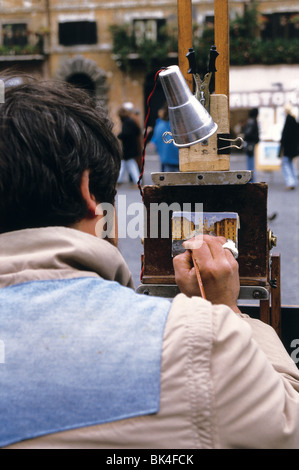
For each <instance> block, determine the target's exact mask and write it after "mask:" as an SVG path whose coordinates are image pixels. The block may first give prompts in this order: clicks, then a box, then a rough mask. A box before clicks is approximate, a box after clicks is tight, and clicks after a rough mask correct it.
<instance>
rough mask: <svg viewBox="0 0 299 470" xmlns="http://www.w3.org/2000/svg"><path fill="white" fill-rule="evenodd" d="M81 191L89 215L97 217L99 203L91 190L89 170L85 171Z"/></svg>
mask: <svg viewBox="0 0 299 470" xmlns="http://www.w3.org/2000/svg"><path fill="white" fill-rule="evenodd" d="M80 190H81V194H82V197H83V199H84V200H85V201H86V204H87V209H88V215H89V216H90V217H91V216H92V215H93V216H94V217H96V207H97V203H96V200H95V197H94V195H93V194H91V193H90V190H89V170H84V171H83V173H82V176H81V183H80Z"/></svg>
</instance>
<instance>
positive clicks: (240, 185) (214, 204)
mask: <svg viewBox="0 0 299 470" xmlns="http://www.w3.org/2000/svg"><path fill="white" fill-rule="evenodd" d="M177 5H178V32H179V50H178V53H179V67H180V69H181V72H182V74H183V76H184V78H185V80H186V82H187V84H188V85H189V87H190V89H191V91H192V92H193V77H192V75H191V74H188V68H189V67H188V59H187V57H186V52H187V51H188V50H189V49H190V48H192V2H191V0H178V3H177ZM215 44H216V46H217V50H218V52H219V60H218V59H217V72H216V75H215V94H214V95H211V96H210V114H211V116H212V118H213V120H214V121H215V122H216V123H217V124H218V130H217V133H216V134H215V135H214V136H212V137H210V138H209V139H208V143H205V144H204V146H203V145H202V143H199V144H196V145H193V146H191V147H189V148H182V149H180V154H179V159H180V172H179V173H177V174H174V173H163V174H158V173H157V174H152V180H153V182H154V186H145V187H144V188H143V194H144V204H145V207H146V209H148V210H147V215H148V223H147V227H148V229H149V227H150V219H149V214H150V207H151V204H152V203H156V204H157V203H158V204H159V203H162V202H163V203H166V204H168V206H169V205H171V203H172V202H173V201H176V202H178V203H179V204H184V203H185V202H188V203H191V204H193V205H195V203H196V202H204V211H207V212H209V211H210V212H213V211H214V212H230V211H231V212H237V213H238V214H239V217H240V220H241V229H240V231H239V232H240V237H239V258H238V261H239V270H240V281H241V290H242V292H243V294H244V293H245V295H244V297H242V298H250V297H246V295H247V293H248V292H249V295H252V298H255V299H258V300H259V301H260V308H259V315H258V316H259V318H260V319H261V320H262V321H264V322H266V323H269V324H271V325H272V326H273V327H274V328H275V330H276V331H277V333H278V334H279V335H280V327H281V325H280V310H281V305H280V257H279V255H275V256H272V257H271V256H270V250H271V248H272V246H271V244H272V242H273V239H271V236H269V231H268V229H267V194H268V193H267V191H268V188H267V185H266V184H265V183H250V184H247V183H248V181H249V180H250V177H248V173H250V172H243V173H242V172H241V171H240V172H237V174H235V173H234V172H231V171H229V165H230V154H229V153H228V154H223V153H219V141H218V139H219V135H220V136H221V135H223V134H225V135H228V134H229V132H230V126H229V27H228V1H227V0H215ZM192 210H193V209H192ZM253 221H254V225H253ZM171 250H172V242H171V237H169V238H163V237H161V239H159V241H157V239H152V238H151V236H150V233H149V232H148V233H147V234H146V237H145V239H144V257H143V277H142V283H143V285H142V286H140V287H139V288H138V290H139V292H140V293H142V292H143V293H147V294H150V295H163V293H165V296H168V297H172V296H173V295H175V294H176V293H177V286H176V285H175V280H174V272H173V265H172V251H171ZM270 301H271V302H270Z"/></svg>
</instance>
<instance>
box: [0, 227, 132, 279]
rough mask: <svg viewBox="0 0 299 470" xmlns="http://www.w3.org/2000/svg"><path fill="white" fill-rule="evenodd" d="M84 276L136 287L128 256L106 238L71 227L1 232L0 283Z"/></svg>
mask: <svg viewBox="0 0 299 470" xmlns="http://www.w3.org/2000/svg"><path fill="white" fill-rule="evenodd" d="M82 276H100V277H102V278H104V279H107V280H111V281H117V282H119V283H120V284H122V285H124V286H128V287H133V282H132V276H131V273H130V271H129V268H128V266H127V264H126V262H125V260H124V258H123V257H122V255H121V253H120V252H119V250H118V249H117V248H116V247H114V246H113V245H111V244H110V243H109V242H107V241H106V240H102V239H99V238H97V237H95V236H92V235H89V234H86V233H83V232H81V231H79V230H76V229H72V228H67V227H43V228H34V229H25V230H18V231H15V232H8V233H4V234H1V235H0V287H6V286H8V285H13V284H19V283H22V282H27V281H32V280H42V279H61V278H73V277H82Z"/></svg>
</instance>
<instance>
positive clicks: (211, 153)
mask: <svg viewBox="0 0 299 470" xmlns="http://www.w3.org/2000/svg"><path fill="white" fill-rule="evenodd" d="M210 114H211V116H212V118H213V120H214V122H215V123H216V124H218V129H217V132H215V134H214V135H212V136H211V137H210V138H209V139H208V140H207V144H205V143H201V142H200V143H199V144H196V145H192V146H191V147H186V148H181V149H180V151H179V161H180V171H227V170H229V166H230V155H229V152H228V153H227V154H222V155H218V153H217V147H218V145H217V139H218V136H219V134H226V135H227V134H229V117H228V116H229V110H228V99H227V96H225V95H211V96H210ZM229 144H230V143H229V142H227V145H229Z"/></svg>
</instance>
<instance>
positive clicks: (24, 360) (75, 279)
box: [0, 81, 299, 449]
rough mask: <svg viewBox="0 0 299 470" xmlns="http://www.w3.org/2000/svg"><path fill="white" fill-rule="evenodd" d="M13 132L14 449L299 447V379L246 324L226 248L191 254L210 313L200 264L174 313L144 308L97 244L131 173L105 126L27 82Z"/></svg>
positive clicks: (187, 265)
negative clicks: (121, 178)
mask: <svg viewBox="0 0 299 470" xmlns="http://www.w3.org/2000/svg"><path fill="white" fill-rule="evenodd" d="M0 128H1V134H0V135H1V137H0V228H1V230H0V231H1V235H0V334H1V338H0V339H1V341H2V343H1V344H3V345H5V358H4V359H5V360H3V361H2V363H1V364H0V380H1V390H0V419H1V426H0V445H1V447H9V448H51V449H54V448H76V449H79V448H105V449H108V448H115V449H122V448H131V449H137V448H154V449H155V448H166V449H184V448H185V449H197V448H200V449H203V448H298V447H299V395H298V390H299V376H298V370H297V368H296V366H295V364H294V363H293V361H292V360H291V358H290V357H289V356H288V354H287V352H286V351H285V349H284V348H283V346H282V344H281V342H280V340H279V338H278V337H277V335H276V333H275V332H274V330H273V329H272V328H271V327H269V326H268V325H266V324H264V323H262V322H261V321H259V320H254V319H250V318H248V317H247V316H245V315H242V314H241V313H240V311H239V309H238V307H237V297H238V292H239V276H238V263H237V261H236V260H235V259H234V257H233V255H232V253H231V252H230V251H229V250H227V249H224V248H223V246H222V245H223V243H224V242H225V240H224V239H223V238H217V237H205V239H204V243H203V244H202V246H201V247H200V248H196V249H194V250H193V253H194V256H195V259H196V261H197V263H198V266H199V269H200V272H201V275H202V280H203V283H204V287H205V292H206V297H207V299H208V300H204V299H202V298H200V297H199V288H198V284H197V279H196V273H195V270H194V268H193V267H192V262H191V255H190V251H189V250H187V251H186V252H185V253H183V254H181V255H179V256H177V257H176V258H175V260H174V262H175V264H174V267H175V274H176V280H177V283H178V286H179V287H180V290H181V292H182V293H181V294H179V295H178V296H177V297H176V298H175V299H174V300H173V301H172V302H170V301H168V300H166V299H159V298H154V297H150V296H145V295H140V294H136V293H135V292H134V290H133V289H132V280H131V274H130V272H129V270H128V267H127V265H126V263H125V261H124V259H123V257H122V255H121V254H120V252H119V251H118V249H117V246H116V244H117V240H116V239H112V240H105V239H101V238H98V237H97V236H96V232H97V233H98V229H96V227H98V224H99V223H101V221H102V213H101V211H98V210H97V205H98V203H100V202H107V203H111V204H112V203H113V202H114V197H115V187H116V183H117V178H118V173H119V168H120V161H121V152H120V149H119V143H118V141H117V137H115V136H114V134H113V132H112V130H111V125H110V123H109V121H108V120H107V118H106V116H105V115H104V114H103V113H102V112H101V110H96V109H94V108H93V104H92V103H91V102H90V100H89V98H88V97H87V96H86V95H85V93H84V92H83V91H79V90H75V89H72V88H71V87H70V86H69V85H67V84H57V83H54V84H47V83H43V82H42V81H37V82H35V81H32V82H30V81H29V83H24V84H22V85H19V86H15V87H10V88H9V89H7V90H6V94H5V103H3V104H1V105H0ZM98 235H99V233H98Z"/></svg>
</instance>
